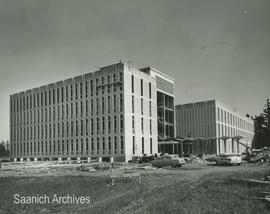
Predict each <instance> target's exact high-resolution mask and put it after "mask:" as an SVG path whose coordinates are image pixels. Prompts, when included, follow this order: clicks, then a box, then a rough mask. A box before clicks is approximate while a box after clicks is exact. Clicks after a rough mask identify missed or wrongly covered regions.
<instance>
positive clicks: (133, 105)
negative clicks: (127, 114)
mask: <svg viewBox="0 0 270 214" xmlns="http://www.w3.org/2000/svg"><path fill="white" fill-rule="evenodd" d="M134 102H135V100H134V95H132V113H134V111H135V103H134Z"/></svg>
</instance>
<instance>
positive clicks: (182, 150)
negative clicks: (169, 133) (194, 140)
mask: <svg viewBox="0 0 270 214" xmlns="http://www.w3.org/2000/svg"><path fill="white" fill-rule="evenodd" d="M181 153H182V154H183V153H184V141H183V140H181Z"/></svg>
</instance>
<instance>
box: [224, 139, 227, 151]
mask: <svg viewBox="0 0 270 214" xmlns="http://www.w3.org/2000/svg"><path fill="white" fill-rule="evenodd" d="M223 141H224V142H223V143H224V153H226V152H227V142H226V141H227V140H225V139H224V140H223Z"/></svg>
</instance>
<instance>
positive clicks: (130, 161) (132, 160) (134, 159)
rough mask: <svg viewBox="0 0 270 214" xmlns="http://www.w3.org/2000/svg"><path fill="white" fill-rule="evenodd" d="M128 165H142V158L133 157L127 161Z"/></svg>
mask: <svg viewBox="0 0 270 214" xmlns="http://www.w3.org/2000/svg"><path fill="white" fill-rule="evenodd" d="M128 163H142V157H141V156H137V155H134V156H133V157H132V159H131V160H129V161H128Z"/></svg>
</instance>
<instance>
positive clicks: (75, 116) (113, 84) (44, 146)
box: [10, 62, 173, 161]
mask: <svg viewBox="0 0 270 214" xmlns="http://www.w3.org/2000/svg"><path fill="white" fill-rule="evenodd" d="M167 79H170V82H171V81H172V80H171V78H169V77H167V76H166V75H164V74H162V73H161V72H159V71H157V70H155V69H153V68H150V67H149V68H144V69H141V70H139V69H136V68H134V67H133V66H132V64H126V63H122V62H120V63H117V64H114V65H110V66H106V67H103V68H100V69H99V70H98V71H95V72H92V73H88V74H85V75H81V76H77V77H74V78H71V79H66V80H63V81H58V82H56V83H52V84H49V85H45V86H41V87H38V88H34V89H31V90H27V91H23V92H20V93H16V94H13V95H11V96H10V142H11V156H12V157H13V158H14V160H18V159H19V160H21V161H23V160H46V159H50V160H51V159H75V158H76V159H88V160H90V159H91V158H93V159H94V158H95V159H99V160H100V161H101V160H104V161H108V160H115V161H127V160H129V159H130V158H131V156H132V155H134V154H144V153H151V154H154V153H157V152H158V151H157V150H158V131H157V129H158V125H157V124H158V122H157V121H158V117H157V113H158V108H157V97H158V96H160V93H159V92H162V91H165V92H166V91H167V90H172V89H171V88H170V87H171V85H170V86H167V85H166V82H167V81H166V80H167ZM164 82H165V85H164ZM163 87H164V88H163ZM166 87H169V88H168V89H167V88H166ZM163 96H165V95H163ZM170 102H172V101H170ZM172 109H173V108H172ZM170 112H172V113H170V114H169V115H171V114H172V115H173V110H170ZM167 114H168V113H167ZM164 127H165V130H168V131H167V132H165V131H164V132H163V135H169V134H171V132H172V131H171V128H170V127H171V124H164Z"/></svg>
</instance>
